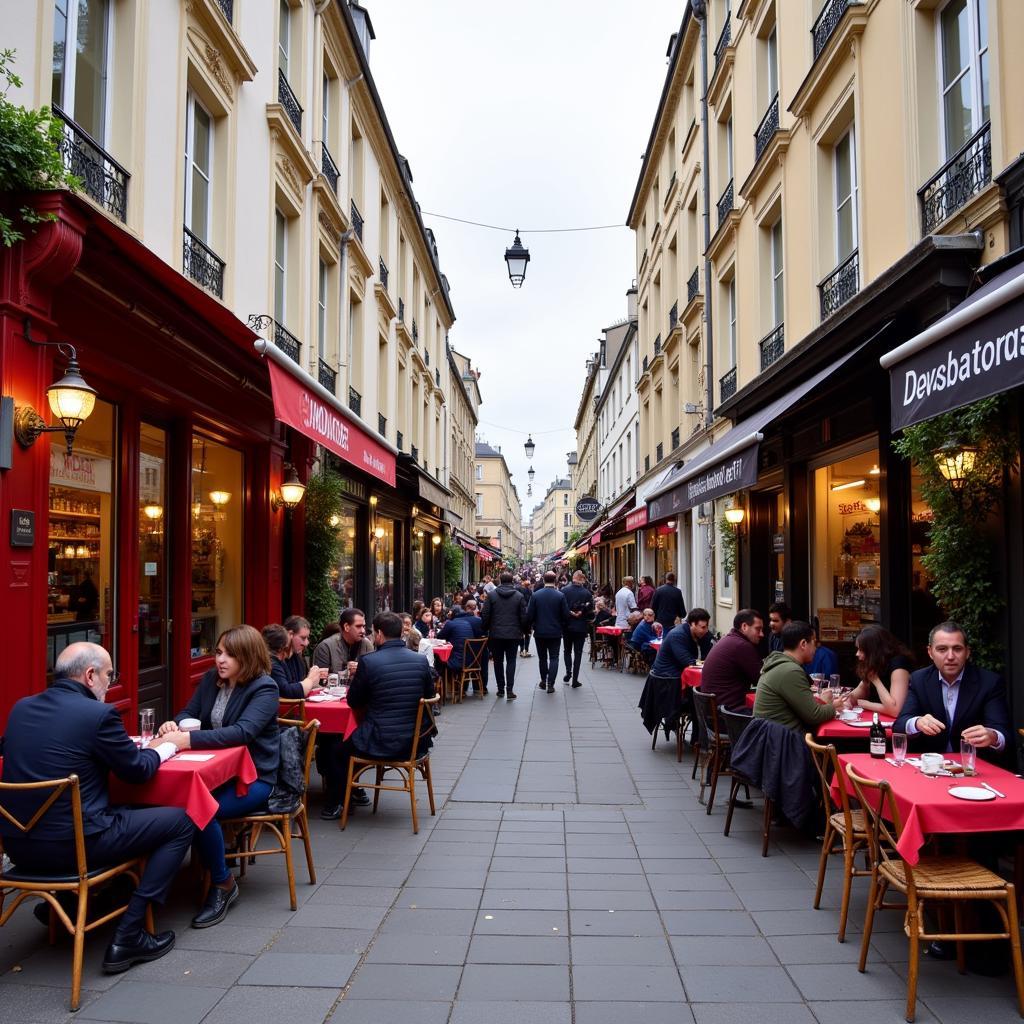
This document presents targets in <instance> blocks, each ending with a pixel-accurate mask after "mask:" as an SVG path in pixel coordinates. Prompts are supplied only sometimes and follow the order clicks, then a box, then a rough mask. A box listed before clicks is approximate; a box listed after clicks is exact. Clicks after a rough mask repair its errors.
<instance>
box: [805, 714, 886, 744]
mask: <svg viewBox="0 0 1024 1024" xmlns="http://www.w3.org/2000/svg"><path fill="white" fill-rule="evenodd" d="M860 720H861V721H862V722H866V723H870V722H871V712H867V711H862V712H861V714H860ZM878 720H879V722H881V723H882V725H884V726H885V729H886V732H892V723H893V722H894V721H895V719H893V718H891V717H890V716H889V715H881V714H880V715H879V716H878ZM870 732H871V729H870V728H869V727H868V725H859V726H858V725H851V724H850V723H849V722H844V721H843V720H842V719H840V718H833V719H832V721H831V722H826V723H825V724H824V725H819V726H818V739H819V740H856V739H862V740H867V739H868V735H869V733H870Z"/></svg>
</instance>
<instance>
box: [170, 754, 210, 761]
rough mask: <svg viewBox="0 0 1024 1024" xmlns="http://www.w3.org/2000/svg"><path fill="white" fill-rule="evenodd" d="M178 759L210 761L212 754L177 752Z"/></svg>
mask: <svg viewBox="0 0 1024 1024" xmlns="http://www.w3.org/2000/svg"><path fill="white" fill-rule="evenodd" d="M178 760H179V761H212V760H213V754H178Z"/></svg>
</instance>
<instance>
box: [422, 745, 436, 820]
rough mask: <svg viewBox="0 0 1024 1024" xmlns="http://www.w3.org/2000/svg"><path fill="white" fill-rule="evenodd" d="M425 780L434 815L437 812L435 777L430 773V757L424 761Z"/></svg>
mask: <svg viewBox="0 0 1024 1024" xmlns="http://www.w3.org/2000/svg"><path fill="white" fill-rule="evenodd" d="M423 781H424V782H425V783H426V786H427V799H428V800H429V801H430V814H431V816H434V815H436V814H437V809H436V808H435V807H434V779H433V776H432V775H431V774H430V758H429V757H428V758H427V759H426V761H424V762H423Z"/></svg>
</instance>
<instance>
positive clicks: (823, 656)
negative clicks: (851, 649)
mask: <svg viewBox="0 0 1024 1024" xmlns="http://www.w3.org/2000/svg"><path fill="white" fill-rule="evenodd" d="M816 621H817V619H815V622H816ZM814 645H815V646H814V660H813V661H812V662H811V663H810V664H809V665H805V666H804V671H805V672H806V673H807V674H808V675H809V676H813V675H823V676H824V677H825V682H826V683H827V682H828V679H829V676H833V675H838V673H839V657H838V655H837V654H836V652H835V651H833V650H832V648H831V647H822V645H821V642H820V639H819V636H818V630H817V627H814Z"/></svg>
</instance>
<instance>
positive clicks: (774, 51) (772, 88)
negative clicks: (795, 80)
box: [765, 25, 779, 103]
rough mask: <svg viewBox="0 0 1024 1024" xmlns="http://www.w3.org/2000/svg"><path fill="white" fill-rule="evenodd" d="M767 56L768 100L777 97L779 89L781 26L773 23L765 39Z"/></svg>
mask: <svg viewBox="0 0 1024 1024" xmlns="http://www.w3.org/2000/svg"><path fill="white" fill-rule="evenodd" d="M765 56H766V58H767V61H768V102H769V103H771V101H772V100H773V99H774V98H775V94H776V93H777V92H778V91H779V27H778V25H772V30H771V32H769V33H768V38H767V39H766V40H765Z"/></svg>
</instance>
